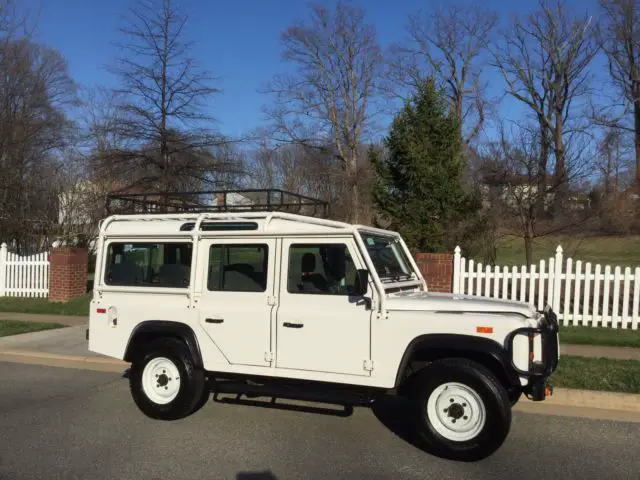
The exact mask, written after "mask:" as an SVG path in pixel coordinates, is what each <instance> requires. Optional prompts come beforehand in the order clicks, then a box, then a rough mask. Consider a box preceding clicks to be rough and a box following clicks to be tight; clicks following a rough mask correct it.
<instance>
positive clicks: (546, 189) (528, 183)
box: [478, 122, 592, 265]
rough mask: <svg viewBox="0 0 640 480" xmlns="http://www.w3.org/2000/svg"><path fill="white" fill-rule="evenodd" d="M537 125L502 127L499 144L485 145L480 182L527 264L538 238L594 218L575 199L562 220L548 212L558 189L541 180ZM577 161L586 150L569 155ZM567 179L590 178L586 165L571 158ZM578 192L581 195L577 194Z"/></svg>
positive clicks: (541, 143) (531, 257)
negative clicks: (516, 237)
mask: <svg viewBox="0 0 640 480" xmlns="http://www.w3.org/2000/svg"><path fill="white" fill-rule="evenodd" d="M540 135H541V133H540V130H539V128H538V125H537V123H536V122H533V124H527V125H524V126H518V127H515V126H514V127H513V128H512V129H509V130H507V129H506V128H505V127H504V126H501V127H500V137H499V140H498V141H495V142H491V143H489V144H487V145H484V148H483V152H482V158H483V160H484V161H481V164H480V166H479V169H478V175H479V178H478V180H479V183H481V184H482V185H483V188H484V189H485V201H487V202H488V204H489V207H490V208H491V210H492V211H494V212H495V213H496V214H497V215H498V216H499V218H500V219H501V223H502V225H503V226H504V227H507V228H512V229H513V230H515V231H517V232H518V234H519V236H520V237H521V238H522V239H523V241H524V247H525V254H526V261H527V264H529V265H530V264H531V262H532V259H533V242H534V240H535V239H536V238H539V237H543V236H546V235H551V234H555V233H558V232H561V231H563V230H567V229H570V228H572V227H574V226H576V225H580V224H581V223H582V222H584V221H585V220H586V219H587V218H588V217H589V215H590V214H591V213H592V212H591V211H590V210H589V209H588V208H586V205H585V203H584V202H581V201H580V200H579V199H577V198H575V197H577V195H574V200H573V201H566V202H565V203H564V209H565V214H564V215H563V217H562V218H548V217H547V216H546V215H544V210H546V209H548V208H549V207H550V206H551V205H552V204H553V202H554V200H555V197H556V196H557V194H558V190H559V185H558V184H546V185H543V184H541V182H540V181H539V179H538V176H539V165H540V155H542V154H543V153H542V149H543V142H541V141H540ZM570 151H571V152H572V154H574V155H575V156H576V157H583V156H585V148H584V145H581V146H580V148H579V147H578V146H574V147H573V148H571V150H570ZM568 158H569V159H570V160H571V161H570V162H569V163H568V168H567V172H566V176H567V179H568V180H570V181H571V182H574V183H575V182H578V181H580V180H581V179H584V178H585V176H586V175H587V174H588V173H589V169H588V168H586V167H585V161H584V160H583V159H581V158H574V156H573V155H571V156H569V157H568ZM574 193H577V192H575V191H574Z"/></svg>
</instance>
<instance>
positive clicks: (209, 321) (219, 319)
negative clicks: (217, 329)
mask: <svg viewBox="0 0 640 480" xmlns="http://www.w3.org/2000/svg"><path fill="white" fill-rule="evenodd" d="M205 322H207V323H222V322H224V318H207V319H205Z"/></svg>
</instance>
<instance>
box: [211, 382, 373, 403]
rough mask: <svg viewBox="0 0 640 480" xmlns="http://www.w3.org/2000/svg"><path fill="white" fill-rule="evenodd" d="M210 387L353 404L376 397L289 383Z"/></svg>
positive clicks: (243, 393) (220, 391) (235, 391)
mask: <svg viewBox="0 0 640 480" xmlns="http://www.w3.org/2000/svg"><path fill="white" fill-rule="evenodd" d="M210 388H211V391H212V392H213V393H214V394H215V393H227V394H239V395H248V396H259V397H277V398H286V399H290V400H301V401H309V402H319V403H333V404H346V405H352V406H368V405H370V403H371V402H372V401H373V399H374V398H375V395H373V394H371V395H367V394H366V393H355V392H343V391H331V390H314V389H309V388H304V389H303V388H301V387H298V388H296V387H295V386H289V385H287V386H282V385H252V384H248V383H241V382H229V381H227V382H224V381H223V382H212V384H211V385H210Z"/></svg>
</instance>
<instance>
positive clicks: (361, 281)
mask: <svg viewBox="0 0 640 480" xmlns="http://www.w3.org/2000/svg"><path fill="white" fill-rule="evenodd" d="M368 288H369V270H364V269H361V270H356V283H355V285H354V287H353V294H354V295H356V296H360V295H364V294H365V293H367V289H368Z"/></svg>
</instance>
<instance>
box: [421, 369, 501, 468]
mask: <svg viewBox="0 0 640 480" xmlns="http://www.w3.org/2000/svg"><path fill="white" fill-rule="evenodd" d="M418 375H419V376H418V378H417V379H416V380H417V381H416V385H415V388H414V390H413V393H412V404H413V406H414V407H415V408H414V413H415V415H416V417H417V418H416V422H415V426H416V431H415V433H416V434H417V437H418V443H420V444H421V445H422V446H424V447H425V449H426V450H428V451H431V452H432V453H434V454H435V455H438V456H441V457H444V458H448V459H453V460H461V461H477V460H481V459H483V458H486V457H488V456H490V455H491V454H493V453H494V452H495V451H496V450H498V448H500V446H501V445H502V443H503V442H504V440H505V439H506V437H507V435H508V433H509V430H510V427H511V406H510V401H509V396H508V394H507V392H506V390H505V389H504V387H503V386H502V385H501V384H500V382H499V380H498V379H497V378H496V377H495V376H494V375H493V374H492V373H491V372H490V371H489V370H488V369H486V368H485V367H483V366H482V365H480V364H477V363H475V362H472V361H469V360H466V359H445V360H439V361H437V362H434V363H432V364H431V365H430V366H429V367H427V368H425V369H424V370H422V371H421V372H420V373H419V374H418Z"/></svg>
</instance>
